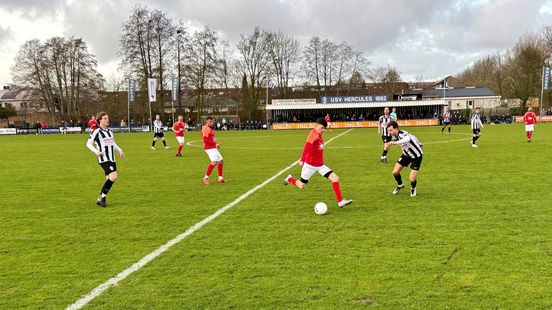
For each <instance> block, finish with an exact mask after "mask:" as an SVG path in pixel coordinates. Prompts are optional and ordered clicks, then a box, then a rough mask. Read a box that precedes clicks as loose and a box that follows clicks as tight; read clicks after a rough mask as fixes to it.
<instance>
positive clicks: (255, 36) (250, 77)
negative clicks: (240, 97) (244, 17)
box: [238, 27, 269, 120]
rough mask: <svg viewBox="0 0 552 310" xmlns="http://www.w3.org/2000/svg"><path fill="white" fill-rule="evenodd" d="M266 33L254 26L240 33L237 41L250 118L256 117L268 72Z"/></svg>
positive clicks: (254, 118)
mask: <svg viewBox="0 0 552 310" xmlns="http://www.w3.org/2000/svg"><path fill="white" fill-rule="evenodd" d="M267 44H268V40H267V33H266V32H265V31H264V30H261V29H260V28H259V27H256V28H255V29H254V30H253V32H251V33H248V34H242V35H241V39H240V41H239V43H238V52H239V53H240V58H239V68H240V70H241V72H242V73H243V76H244V80H245V83H244V86H245V87H246V89H245V90H244V93H245V94H246V96H245V98H244V99H245V101H246V104H247V106H248V107H249V117H250V119H251V120H256V119H257V112H258V104H259V99H260V97H261V91H262V89H263V86H264V84H265V83H266V82H267V77H268V74H269V58H268V48H267Z"/></svg>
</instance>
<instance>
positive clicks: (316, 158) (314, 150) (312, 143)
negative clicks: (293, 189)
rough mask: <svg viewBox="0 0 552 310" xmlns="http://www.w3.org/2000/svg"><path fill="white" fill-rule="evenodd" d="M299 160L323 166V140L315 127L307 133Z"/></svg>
mask: <svg viewBox="0 0 552 310" xmlns="http://www.w3.org/2000/svg"><path fill="white" fill-rule="evenodd" d="M301 161H302V162H304V163H307V164H309V165H311V166H315V167H320V166H324V140H323V139H322V134H321V133H319V132H318V131H316V129H313V130H311V131H310V133H309V137H308V138H307V143H306V144H305V149H304V150H303V155H301Z"/></svg>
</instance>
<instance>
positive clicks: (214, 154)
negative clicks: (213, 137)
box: [205, 149, 222, 161]
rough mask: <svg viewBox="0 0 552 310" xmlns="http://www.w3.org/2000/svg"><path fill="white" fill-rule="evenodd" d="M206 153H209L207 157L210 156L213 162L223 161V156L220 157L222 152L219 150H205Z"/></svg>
mask: <svg viewBox="0 0 552 310" xmlns="http://www.w3.org/2000/svg"><path fill="white" fill-rule="evenodd" d="M205 153H207V156H209V159H210V160H211V161H221V160H222V155H220V152H219V150H218V149H208V150H205Z"/></svg>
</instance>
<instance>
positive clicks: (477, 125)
mask: <svg viewBox="0 0 552 310" xmlns="http://www.w3.org/2000/svg"><path fill="white" fill-rule="evenodd" d="M481 128H483V123H482V122H481V117H480V116H479V108H476V109H475V114H473V116H472V119H471V130H472V132H473V138H472V141H471V146H472V147H478V146H477V145H476V144H475V141H477V139H479V137H481Z"/></svg>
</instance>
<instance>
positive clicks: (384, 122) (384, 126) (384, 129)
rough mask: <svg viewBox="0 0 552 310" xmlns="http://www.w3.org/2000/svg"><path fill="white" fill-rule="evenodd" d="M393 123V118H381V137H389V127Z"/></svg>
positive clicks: (383, 116)
mask: <svg viewBox="0 0 552 310" xmlns="http://www.w3.org/2000/svg"><path fill="white" fill-rule="evenodd" d="M391 121H392V119H391V116H387V117H385V115H382V116H380V118H379V123H380V127H381V135H382V136H384V137H387V136H389V130H387V125H388V124H389V122H391Z"/></svg>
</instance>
